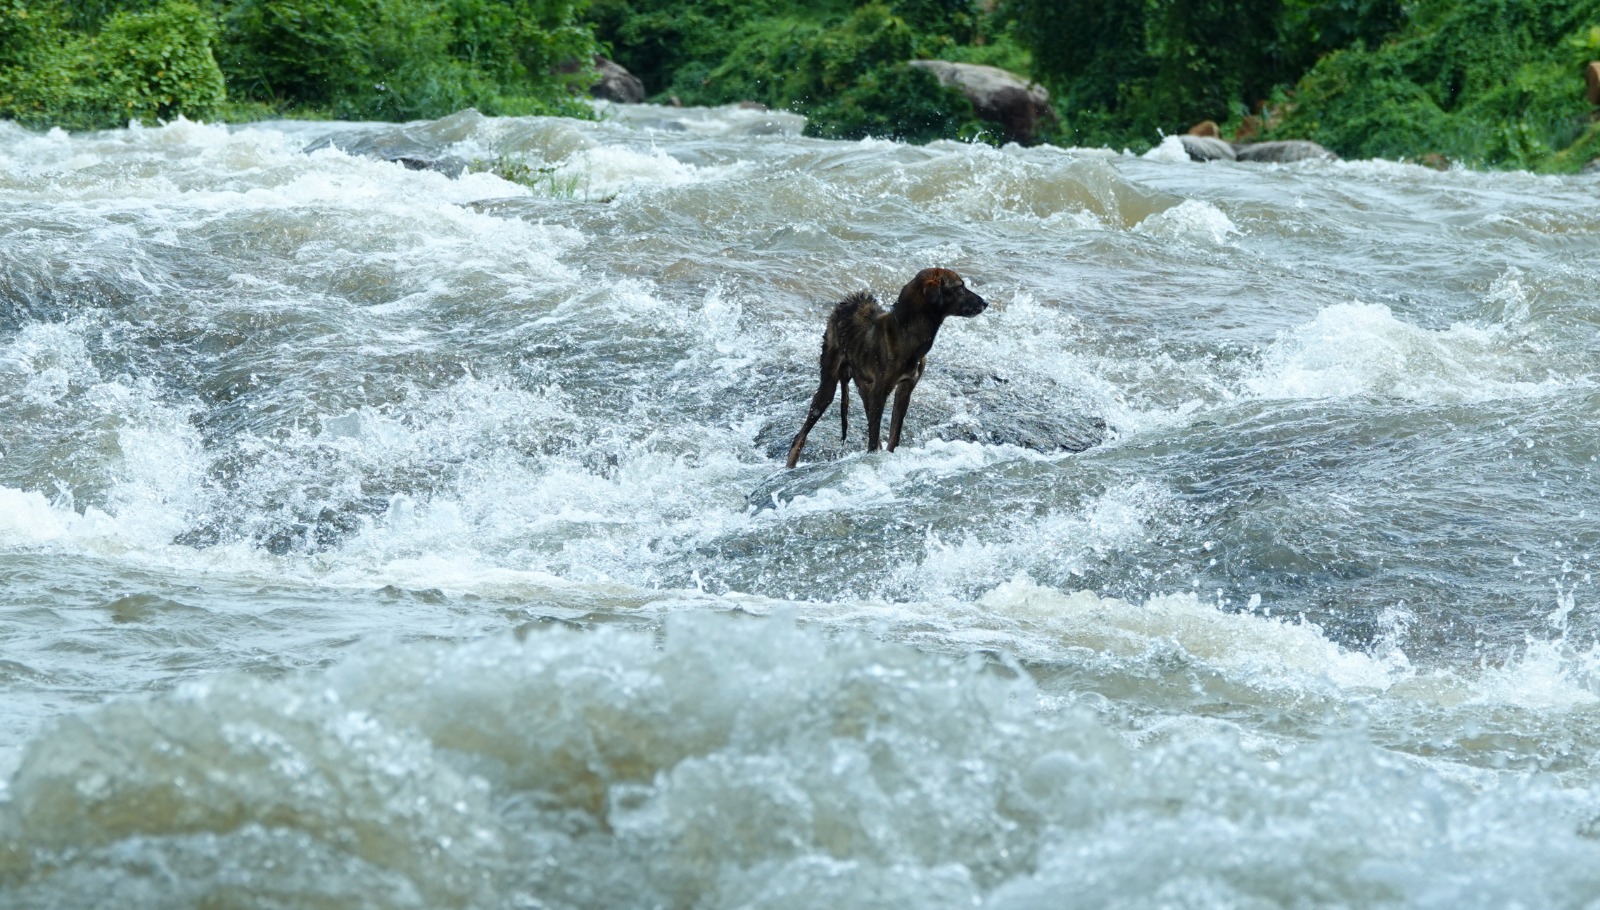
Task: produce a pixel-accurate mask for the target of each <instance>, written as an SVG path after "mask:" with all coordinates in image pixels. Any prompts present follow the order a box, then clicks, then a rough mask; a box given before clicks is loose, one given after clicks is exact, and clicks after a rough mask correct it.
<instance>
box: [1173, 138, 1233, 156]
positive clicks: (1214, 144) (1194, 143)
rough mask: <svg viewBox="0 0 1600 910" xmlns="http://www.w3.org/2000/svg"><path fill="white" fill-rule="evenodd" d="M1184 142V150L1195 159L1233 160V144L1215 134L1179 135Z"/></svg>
mask: <svg viewBox="0 0 1600 910" xmlns="http://www.w3.org/2000/svg"><path fill="white" fill-rule="evenodd" d="M1178 140H1179V141H1180V142H1182V143H1183V150H1184V151H1186V152H1188V153H1189V158H1190V159H1191V160H1194V161H1233V160H1234V159H1235V158H1236V157H1237V155H1235V154H1234V151H1233V146H1231V145H1229V144H1228V143H1226V142H1223V141H1222V140H1221V139H1218V138H1217V137H1215V136H1187V135H1185V136H1179V137H1178Z"/></svg>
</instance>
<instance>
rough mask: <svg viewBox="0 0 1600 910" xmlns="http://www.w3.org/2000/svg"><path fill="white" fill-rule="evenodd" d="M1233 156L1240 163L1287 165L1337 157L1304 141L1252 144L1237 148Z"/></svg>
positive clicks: (1335, 158)
mask: <svg viewBox="0 0 1600 910" xmlns="http://www.w3.org/2000/svg"><path fill="white" fill-rule="evenodd" d="M1234 154H1235V156H1236V157H1237V158H1238V159H1239V160H1240V161H1256V162H1262V163H1266V164H1288V163H1289V162H1291V161H1307V160H1322V161H1338V160H1339V156H1338V155H1335V154H1334V153H1332V152H1330V151H1328V150H1327V149H1325V148H1323V147H1322V146H1320V145H1318V144H1317V143H1315V142H1308V141H1306V140H1304V139H1287V140H1284V141H1282V142H1254V143H1251V144H1249V145H1241V146H1237V147H1236V148H1235V149H1234Z"/></svg>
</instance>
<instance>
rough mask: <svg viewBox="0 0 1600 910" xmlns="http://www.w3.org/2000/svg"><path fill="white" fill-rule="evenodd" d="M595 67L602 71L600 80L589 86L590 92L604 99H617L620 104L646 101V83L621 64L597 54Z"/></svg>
mask: <svg viewBox="0 0 1600 910" xmlns="http://www.w3.org/2000/svg"><path fill="white" fill-rule="evenodd" d="M594 68H595V69H596V70H598V71H599V73H600V81H599V82H596V83H595V84H594V85H591V86H589V94H591V95H593V96H594V97H596V98H599V99H600V100H602V101H615V102H618V103H619V104H642V103H643V102H644V83H643V82H640V81H639V77H638V76H635V75H634V74H632V73H630V72H628V71H627V70H626V69H624V68H623V67H622V65H621V64H619V63H617V62H615V61H612V60H607V59H606V58H604V57H601V56H600V55H598V54H596V55H595V58H594Z"/></svg>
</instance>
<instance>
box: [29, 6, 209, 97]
mask: <svg viewBox="0 0 1600 910" xmlns="http://www.w3.org/2000/svg"><path fill="white" fill-rule="evenodd" d="M5 9H6V18H7V20H8V22H9V25H8V26H0V50H3V51H4V53H5V56H4V58H3V59H4V60H5V63H6V65H5V66H4V68H3V69H0V114H4V115H5V116H10V117H13V118H15V119H16V120H17V121H18V122H21V123H23V124H26V125H34V126H45V125H60V126H65V127H68V128H71V129H100V128H108V127H115V126H122V125H124V124H126V123H127V122H128V121H129V120H139V121H142V122H145V123H151V122H154V121H156V120H170V119H173V118H175V117H177V116H178V115H180V114H181V115H184V116H188V117H194V118H204V117H209V116H211V115H212V114H213V113H214V112H215V111H216V110H217V108H218V106H219V105H221V103H222V102H223V100H224V98H225V97H226V92H225V89H224V85H223V78H222V72H221V70H219V69H218V67H217V62H216V60H215V58H214V57H213V56H212V53H211V42H212V39H213V37H214V35H215V28H214V26H213V24H212V20H211V18H210V17H209V16H208V15H206V14H205V13H204V12H202V11H201V10H200V9H199V8H198V7H196V6H195V5H194V4H193V3H189V2H186V0H166V2H163V3H161V4H160V5H158V6H155V7H153V8H152V9H150V10H149V11H147V12H118V13H115V14H113V15H111V16H110V18H108V19H107V20H106V21H105V24H104V26H103V27H102V28H101V30H100V32H99V33H98V34H97V35H94V36H86V35H83V34H80V33H76V32H72V31H69V30H67V29H65V28H63V27H61V26H62V25H63V22H64V20H63V19H62V18H61V16H60V15H59V14H57V15H49V14H44V13H42V12H41V11H39V10H37V8H29V7H28V6H27V5H26V4H25V3H24V2H23V0H9V6H8V7H6V8H5ZM35 17H37V18H36V21H35V22H33V23H32V24H27V25H19V23H23V22H25V21H26V20H29V19H35Z"/></svg>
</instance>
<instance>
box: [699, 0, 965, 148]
mask: <svg viewBox="0 0 1600 910" xmlns="http://www.w3.org/2000/svg"><path fill="white" fill-rule="evenodd" d="M922 40H923V39H922V38H921V36H920V35H919V33H918V32H917V31H916V30H914V29H913V28H912V27H911V26H910V25H908V24H907V23H906V22H905V20H903V19H901V18H900V17H898V16H896V15H894V14H893V13H892V12H891V11H890V9H889V7H887V6H885V5H883V4H881V3H869V4H867V5H866V6H863V7H861V8H859V9H857V10H855V11H854V12H852V13H851V14H850V15H848V16H846V17H844V18H843V19H842V21H838V22H837V23H836V24H831V25H830V24H825V23H820V22H817V21H814V20H804V19H795V18H791V17H778V16H773V17H765V18H761V19H757V20H754V21H751V22H749V23H748V24H747V25H745V26H744V27H743V28H742V29H741V30H740V31H739V32H738V33H737V34H736V35H735V36H733V39H732V41H731V42H730V43H731V45H732V46H731V49H730V50H729V51H728V52H727V55H726V57H725V58H724V59H723V60H722V61H721V62H720V63H719V64H718V65H716V66H705V65H698V66H697V65H694V64H690V65H687V66H684V67H683V68H681V69H680V70H679V71H678V72H677V73H676V74H675V77H674V80H673V82H672V83H670V84H669V86H668V90H669V91H671V92H672V93H673V94H675V95H677V96H679V97H680V98H681V99H682V100H683V101H684V102H686V103H691V104H726V103H730V102H734V101H744V100H756V101H760V102H762V103H765V104H767V105H770V106H772V107H780V108H787V109H790V110H793V111H797V112H799V113H802V114H805V115H806V118H807V119H806V134H807V135H811V136H821V137H825V138H831V139H859V138H862V137H865V136H878V137H882V138H891V139H904V140H908V141H912V142H926V141H929V140H932V139H939V138H956V137H963V136H964V137H971V136H975V135H977V134H979V133H980V132H981V131H982V126H981V125H980V124H979V123H978V122H977V121H976V120H975V119H974V117H973V113H972V105H971V104H970V103H969V102H968V101H967V100H966V98H965V97H963V96H962V95H961V93H960V92H959V91H956V90H953V89H949V88H946V87H944V86H942V85H940V84H939V82H938V80H937V79H935V78H934V77H933V76H932V75H931V74H929V73H926V72H923V71H922V70H918V69H916V68H914V67H910V66H907V65H906V63H907V61H909V60H912V59H914V58H916V57H917V56H919V55H920V54H921V51H922V50H923V48H922V47H921V44H922Z"/></svg>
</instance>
